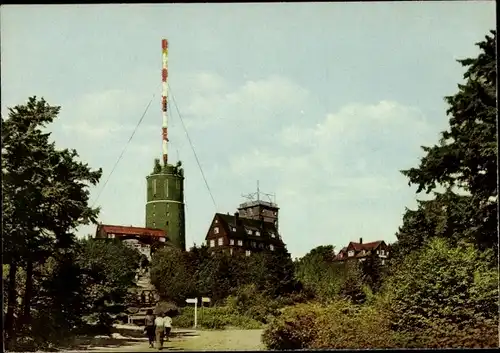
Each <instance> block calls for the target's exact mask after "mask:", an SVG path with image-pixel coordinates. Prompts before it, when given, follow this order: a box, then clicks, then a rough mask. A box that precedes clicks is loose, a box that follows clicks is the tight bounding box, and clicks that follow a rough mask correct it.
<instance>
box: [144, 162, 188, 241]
mask: <svg viewBox="0 0 500 353" xmlns="http://www.w3.org/2000/svg"><path fill="white" fill-rule="evenodd" d="M146 181H147V200H146V228H159V229H163V230H164V231H165V234H168V240H169V242H171V243H172V245H173V246H175V247H177V248H179V249H182V250H186V233H185V232H186V227H185V211H184V172H183V169H182V168H181V163H180V162H178V163H177V165H176V166H173V165H170V164H167V165H165V166H161V165H160V161H159V160H158V159H156V160H155V167H154V170H153V172H152V173H151V174H150V175H148V176H147V177H146Z"/></svg>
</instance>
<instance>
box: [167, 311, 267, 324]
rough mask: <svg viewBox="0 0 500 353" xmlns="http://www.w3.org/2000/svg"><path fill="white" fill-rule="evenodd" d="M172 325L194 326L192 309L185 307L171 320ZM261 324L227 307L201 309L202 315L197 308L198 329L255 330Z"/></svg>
mask: <svg viewBox="0 0 500 353" xmlns="http://www.w3.org/2000/svg"><path fill="white" fill-rule="evenodd" d="M172 325H173V326H174V327H179V328H191V327H193V326H194V308H193V307H185V308H183V309H182V310H181V314H180V315H179V316H177V317H174V318H173V319H172ZM261 326H262V324H261V323H260V322H258V321H256V320H254V319H252V318H251V317H248V316H245V315H240V314H238V313H236V312H234V311H233V310H232V309H231V308H229V307H227V306H220V307H219V306H214V307H208V308H203V314H202V311H201V309H200V308H198V327H201V328H205V329H209V330H221V329H225V328H226V327H236V328H241V329H256V328H260V327H261Z"/></svg>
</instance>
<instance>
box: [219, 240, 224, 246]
mask: <svg viewBox="0 0 500 353" xmlns="http://www.w3.org/2000/svg"><path fill="white" fill-rule="evenodd" d="M223 243H224V238H219V246H221V245H223Z"/></svg>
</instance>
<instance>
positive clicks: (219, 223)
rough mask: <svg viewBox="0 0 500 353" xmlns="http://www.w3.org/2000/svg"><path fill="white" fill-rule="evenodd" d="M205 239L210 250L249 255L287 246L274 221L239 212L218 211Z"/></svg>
mask: <svg viewBox="0 0 500 353" xmlns="http://www.w3.org/2000/svg"><path fill="white" fill-rule="evenodd" d="M205 240H206V243H207V246H208V247H209V250H210V251H225V252H228V253H230V254H234V253H235V252H242V253H245V255H247V256H250V255H251V254H252V253H253V252H259V251H276V250H277V249H282V248H285V247H286V245H285V244H284V243H283V240H282V239H281V235H280V234H279V233H278V229H277V227H276V224H275V223H274V222H272V221H271V222H268V221H265V220H264V219H260V220H259V219H254V218H246V217H241V216H240V214H239V212H236V213H235V214H234V215H230V214H229V213H228V214H222V213H216V214H215V215H214V218H213V219H212V222H211V224H210V227H209V229H208V232H207V235H206V237H205Z"/></svg>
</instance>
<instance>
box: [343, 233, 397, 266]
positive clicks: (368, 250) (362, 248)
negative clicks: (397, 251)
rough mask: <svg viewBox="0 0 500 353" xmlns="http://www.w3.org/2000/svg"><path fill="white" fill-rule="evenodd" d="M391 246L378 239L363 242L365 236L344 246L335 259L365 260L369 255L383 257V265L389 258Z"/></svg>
mask: <svg viewBox="0 0 500 353" xmlns="http://www.w3.org/2000/svg"><path fill="white" fill-rule="evenodd" d="M389 250H390V246H389V245H387V244H386V243H385V241H383V240H377V241H373V242H370V243H363V238H360V239H359V242H358V243H356V242H352V241H351V242H350V243H349V245H347V246H346V247H344V248H342V249H341V250H340V251H339V253H338V254H337V255H336V256H335V258H334V259H333V261H337V262H345V261H352V260H358V261H365V260H366V259H367V258H369V257H378V258H380V259H381V263H382V265H384V264H385V262H386V261H387V260H388V259H389Z"/></svg>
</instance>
